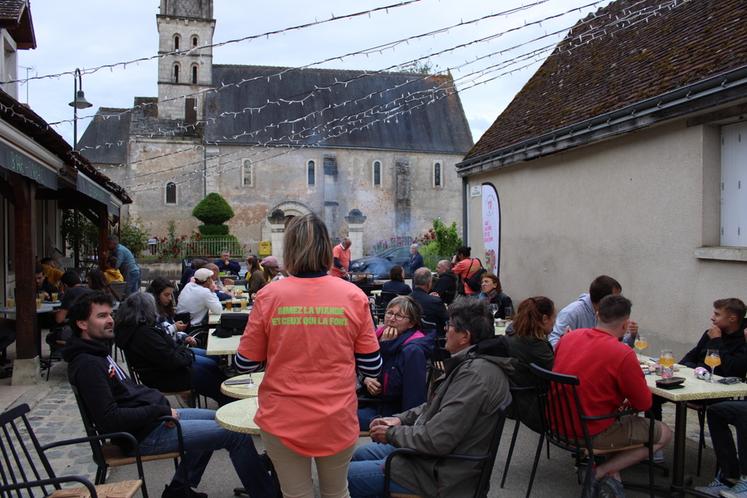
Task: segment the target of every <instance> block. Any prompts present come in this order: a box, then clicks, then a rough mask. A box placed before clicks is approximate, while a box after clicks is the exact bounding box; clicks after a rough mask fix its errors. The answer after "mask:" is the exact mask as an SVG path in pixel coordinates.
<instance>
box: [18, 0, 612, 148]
mask: <svg viewBox="0 0 747 498" xmlns="http://www.w3.org/2000/svg"><path fill="white" fill-rule="evenodd" d="M399 2H400V0H375V1H373V0H356V1H355V2H350V1H338V0H318V1H317V2H313V3H311V2H302V1H300V0H274V1H272V2H269V1H264V0H255V1H249V0H215V2H214V12H213V13H214V17H215V19H216V29H215V35H214V39H213V42H214V43H220V42H223V41H227V40H234V39H238V38H244V37H248V36H251V35H257V34H262V33H266V32H269V31H273V30H278V29H284V28H288V27H291V26H296V25H299V24H305V23H309V22H314V21H324V20H327V19H330V18H331V17H333V16H341V15H344V14H350V13H354V12H360V11H366V10H370V9H374V8H377V7H382V6H386V5H393V4H397V3H399ZM608 3H609V0H602V1H596V2H595V1H594V0H504V1H501V2H496V1H491V0H420V1H418V2H415V3H411V4H408V5H404V6H399V7H394V8H390V9H388V10H386V11H381V12H376V13H371V14H370V15H364V16H360V17H356V18H353V19H343V20H338V21H334V22H329V23H324V24H319V25H315V26H312V27H308V28H304V29H300V30H295V31H288V32H285V33H282V34H278V35H269V36H266V37H262V38H259V39H254V40H252V41H242V42H237V43H229V44H226V45H224V46H221V47H216V48H214V49H213V63H215V64H249V65H273V66H303V65H308V64H312V63H316V62H318V61H322V60H324V59H328V58H333V57H340V58H338V59H335V60H333V61H331V62H326V63H324V64H321V65H315V66H314V67H324V68H336V69H368V70H381V69H384V68H388V67H390V66H393V65H398V64H403V63H406V62H408V61H411V60H413V59H417V58H423V57H427V60H428V61H429V63H430V64H431V65H432V66H433V67H435V68H437V69H438V70H440V71H446V70H449V71H451V74H452V76H453V77H454V79H455V82H456V84H457V88H458V89H459V94H460V98H461V101H462V105H463V107H464V110H465V113H466V115H467V120H468V122H469V125H470V128H471V130H472V135H473V138H474V140H475V141H477V140H478V139H479V137H480V136H481V135H482V133H483V132H484V131H485V130H486V129H487V128H488V127H489V126H490V125H491V124H492V122H493V121H494V120H495V118H496V117H497V116H498V115H499V114H500V112H501V111H502V110H503V109H504V108H505V107H506V106H507V105H508V104H509V103H510V102H511V99H512V98H513V96H514V95H516V93H517V92H518V91H519V90H521V88H522V86H523V85H524V84H525V83H526V82H527V81H528V79H529V78H530V77H531V76H532V74H533V73H534V72H535V71H536V70H537V68H538V67H539V66H540V64H541V62H542V61H543V60H544V58H545V57H546V56H547V55H549V48H550V47H552V46H554V45H555V44H556V43H557V42H558V41H560V40H561V39H562V36H563V34H565V31H567V29H568V28H570V27H571V26H573V24H574V23H575V22H576V21H578V20H579V19H581V18H583V17H585V16H586V15H587V14H589V13H591V12H594V11H596V10H597V9H598V8H600V7H602V6H604V5H606V4H608ZM584 6H585V7H584ZM512 9H514V10H515V12H511V13H508V11H509V10H512ZM158 10H159V1H158V0H129V1H121V0H120V1H116V2H115V1H110V0H75V2H69V1H65V2H61V1H59V0H33V1H32V2H31V12H32V16H33V22H34V28H35V32H36V40H37V45H38V47H37V48H36V49H35V50H22V51H19V57H18V60H19V66H25V67H29V68H30V69H28V70H27V69H25V68H24V67H19V70H18V71H19V79H22V78H25V77H26V74H28V75H29V76H45V75H52V74H57V73H64V72H69V71H73V70H74V69H75V68H81V69H82V70H83V72H84V75H83V90H84V91H85V95H86V99H87V100H88V101H89V102H91V103H93V105H94V107H92V108H91V109H84V110H82V111H80V112H79V121H78V138H80V136H81V135H82V134H83V130H85V128H86V126H87V125H88V123H89V122H90V117H91V116H93V115H94V113H95V110H96V109H97V108H98V107H125V108H126V107H131V106H132V103H133V98H134V97H155V96H157V95H158V90H157V84H156V82H157V62H156V60H155V59H153V60H150V61H148V62H140V63H131V64H126V65H119V66H117V67H115V68H112V69H100V70H97V71H94V70H93V69H95V68H96V67H98V66H102V65H108V64H113V63H117V62H125V61H130V60H133V59H138V58H142V57H151V56H155V55H156V54H157V53H158V32H157V29H156V17H155V16H156V14H157V13H158ZM496 14H501V15H496ZM484 16H492V17H489V18H488V19H484V20H482V21H480V22H477V23H470V22H469V21H471V20H473V19H478V18H481V17H484ZM460 22H464V23H465V25H464V26H461V27H453V28H451V29H449V30H447V31H444V32H441V33H438V34H433V35H429V36H426V37H421V38H416V39H410V40H409V41H408V42H406V43H405V42H403V43H399V44H396V45H395V46H393V47H391V48H387V49H383V50H380V51H375V52H373V53H369V54H367V55H354V56H349V57H341V56H343V55H345V54H349V53H351V52H356V51H362V50H364V49H369V48H371V47H376V46H379V45H381V44H385V43H390V42H393V41H395V40H402V39H405V38H412V37H415V36H417V35H420V34H423V33H429V32H431V31H434V30H440V29H442V28H445V27H447V26H451V25H455V24H457V23H460ZM555 32H560V33H559V34H553V33H555ZM485 37H492V38H491V39H490V40H488V41H482V42H476V40H479V39H481V38H485ZM470 42H474V43H471V44H470V45H469V46H467V47H464V48H458V49H454V50H449V49H452V48H454V47H457V46H458V45H461V44H466V43H470ZM512 47H515V48H512ZM538 49H543V50H541V51H540V50H538ZM445 50H446V51H447V52H446V53H442V54H438V55H433V54H436V53H437V52H442V51H445ZM532 51H537V52H532ZM27 92H28V93H27ZM27 95H28V97H27ZM18 96H19V100H20V101H22V102H28V103H29V104H30V106H31V107H32V109H34V110H35V111H36V112H37V113H38V114H40V115H41V116H42V117H43V118H44V119H46V120H47V121H48V122H50V123H54V122H57V121H67V122H63V123H60V124H59V125H55V129H56V130H57V132H58V133H60V134H61V135H62V136H63V137H65V138H66V139H67V140H68V141H69V142H71V143H72V137H73V126H72V123H71V122H70V121H71V120H72V116H73V112H72V108H71V107H70V106H68V103H69V102H70V101H71V100H72V97H73V77H72V75H70V74H66V75H63V76H59V77H51V78H42V79H38V80H30V81H29V82H28V83H25V82H22V83H20V84H19V92H18Z"/></svg>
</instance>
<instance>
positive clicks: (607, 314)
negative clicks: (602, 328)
mask: <svg viewBox="0 0 747 498" xmlns="http://www.w3.org/2000/svg"><path fill="white" fill-rule="evenodd" d="M632 307H633V304H632V303H631V302H630V299H628V298H626V297H624V296H622V295H620V294H610V295H609V296H605V297H604V298H602V300H601V301H599V311H598V313H599V321H600V322H601V323H615V322H618V321H620V320H623V319H625V318H628V317H629V316H630V309H631V308H632Z"/></svg>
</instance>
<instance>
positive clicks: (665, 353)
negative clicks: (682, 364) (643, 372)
mask: <svg viewBox="0 0 747 498" xmlns="http://www.w3.org/2000/svg"><path fill="white" fill-rule="evenodd" d="M659 365H661V376H662V377H664V378H669V377H671V376H672V374H673V368H674V354H672V350H671V349H662V350H661V354H660V355H659Z"/></svg>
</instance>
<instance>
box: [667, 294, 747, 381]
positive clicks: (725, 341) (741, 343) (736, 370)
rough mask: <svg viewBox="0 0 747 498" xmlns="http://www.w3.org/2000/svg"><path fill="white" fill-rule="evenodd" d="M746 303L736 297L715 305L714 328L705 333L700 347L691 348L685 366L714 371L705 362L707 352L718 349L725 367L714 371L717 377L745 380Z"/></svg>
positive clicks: (685, 358)
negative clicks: (744, 326) (743, 321)
mask: <svg viewBox="0 0 747 498" xmlns="http://www.w3.org/2000/svg"><path fill="white" fill-rule="evenodd" d="M744 314H745V304H744V303H743V302H742V301H741V300H740V299H737V298H735V297H731V298H727V299H718V300H716V301H714V302H713V314H712V315H711V328H709V329H708V330H706V331H705V332H704V333H703V336H702V337H701V338H700V340H699V341H698V344H696V345H695V347H694V348H693V349H691V350H690V351H689V352H688V353H687V354H686V355H685V357H684V358H682V361H680V363H681V364H683V365H686V366H688V367H690V368H696V367H704V368H707V369H708V370H709V371H710V368H708V367H707V366H706V364H705V363H704V360H705V356H706V351H708V350H709V349H715V350H718V352H719V356H720V357H721V365H719V366H717V367H716V368H715V369H714V373H715V374H716V375H721V376H723V377H739V378H744V376H745V374H747V343H746V342H745V337H744V333H743V331H742V319H743V318H744Z"/></svg>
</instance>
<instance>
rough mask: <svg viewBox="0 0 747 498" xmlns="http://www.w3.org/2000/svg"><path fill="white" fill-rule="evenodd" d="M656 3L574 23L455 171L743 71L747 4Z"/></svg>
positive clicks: (629, 2) (629, 1) (633, 4)
mask: <svg viewBox="0 0 747 498" xmlns="http://www.w3.org/2000/svg"><path fill="white" fill-rule="evenodd" d="M660 4H661V2H660V0H617V1H616V2H614V3H611V4H609V5H608V6H606V7H604V8H602V9H599V10H598V11H597V12H596V13H595V14H592V15H589V16H588V17H587V18H586V19H584V20H582V21H579V22H578V24H577V25H576V26H575V27H574V28H573V29H572V30H571V31H570V32H569V33H568V35H567V36H566V38H565V39H564V40H563V41H562V42H560V44H558V46H557V47H556V49H555V51H554V52H553V53H552V54H551V55H550V57H548V58H547V60H546V61H545V62H544V63H543V64H542V66H541V67H540V68H539V69H538V70H537V72H536V73H535V74H534V76H532V78H531V79H530V80H529V82H527V84H526V85H524V88H522V90H521V91H520V92H519V93H518V94H517V95H516V96H515V97H514V99H513V101H511V103H510V104H509V106H508V107H507V108H506V109H505V110H504V111H503V112H502V113H501V114H500V116H498V118H497V119H496V120H495V122H494V123H493V125H492V126H491V127H490V129H488V131H486V132H485V134H484V135H483V136H482V137H481V138H480V140H479V141H478V142H477V144H475V146H474V147H473V148H472V150H470V151H469V154H467V156H466V158H465V161H464V162H463V163H461V165H462V166H467V165H469V164H473V163H478V162H480V161H482V160H488V159H489V158H490V157H495V156H498V155H501V154H503V152H504V151H508V150H513V149H514V148H518V147H523V146H524V144H528V143H531V142H532V141H534V142H537V141H538V140H539V137H542V136H545V135H548V136H552V135H554V134H556V133H559V132H560V131H562V130H565V129H568V128H570V127H573V126H576V125H577V124H579V123H581V124H583V123H586V122H587V120H591V119H592V118H594V119H596V117H599V116H604V115H606V113H612V112H613V111H617V110H621V109H626V108H628V107H629V106H632V105H635V104H638V103H641V102H644V101H646V100H647V99H654V98H658V96H660V95H663V94H665V93H667V92H672V91H674V90H677V89H681V88H686V87H688V86H689V85H693V84H695V83H697V82H700V81H703V80H705V79H707V78H709V77H714V76H716V75H719V74H722V73H726V72H728V71H731V70H735V69H737V68H740V67H743V66H746V65H747V22H745V17H747V2H744V1H743V0H719V1H718V2H715V1H713V2H711V1H684V2H683V1H675V2H667V4H668V6H664V7H662V6H661V5H660ZM636 12H643V14H642V15H639V16H636V15H635V13H636ZM647 13H651V15H648V14H647ZM600 26H606V27H605V28H604V32H600V31H599V27H600Z"/></svg>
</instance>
